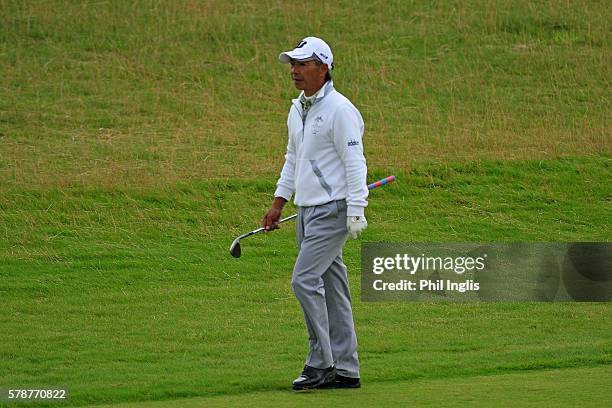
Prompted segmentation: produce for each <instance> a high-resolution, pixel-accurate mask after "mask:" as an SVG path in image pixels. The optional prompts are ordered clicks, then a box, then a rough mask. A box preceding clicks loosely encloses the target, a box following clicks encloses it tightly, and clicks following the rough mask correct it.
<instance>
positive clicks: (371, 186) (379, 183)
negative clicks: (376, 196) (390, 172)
mask: <svg viewBox="0 0 612 408" xmlns="http://www.w3.org/2000/svg"><path fill="white" fill-rule="evenodd" d="M394 181H395V176H389V177H385V178H384V179H382V180H378V181H376V182H374V183H372V184H368V190H374V189H375V188H377V187H380V186H384V185H385V184H389V183H392V182H394Z"/></svg>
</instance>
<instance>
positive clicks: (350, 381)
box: [319, 374, 361, 389]
mask: <svg viewBox="0 0 612 408" xmlns="http://www.w3.org/2000/svg"><path fill="white" fill-rule="evenodd" d="M319 388H326V389H330V388H361V380H359V378H351V377H345V376H343V375H340V374H336V378H335V379H334V381H331V382H328V383H325V384H323V385H321V386H319Z"/></svg>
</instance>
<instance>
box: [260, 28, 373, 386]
mask: <svg viewBox="0 0 612 408" xmlns="http://www.w3.org/2000/svg"><path fill="white" fill-rule="evenodd" d="M279 61H280V62H281V63H290V64H291V79H292V80H293V83H294V85H295V87H296V88H297V89H300V90H301V91H302V92H301V93H300V96H299V97H298V99H294V100H293V101H292V105H291V108H290V110H289V117H288V120H287V127H288V131H289V142H288V144H287V154H286V155H285V164H284V166H283V169H282V172H281V175H280V178H279V180H278V183H277V188H276V191H275V193H274V196H275V197H274V201H273V203H272V206H271V208H270V209H269V210H268V212H267V213H266V214H265V215H264V217H263V219H262V221H261V225H262V227H263V228H265V230H266V231H270V230H273V229H276V228H278V222H279V219H280V217H281V211H282V209H283V206H284V205H285V203H286V202H287V201H288V200H289V199H290V198H291V196H292V195H293V194H295V197H294V202H295V204H296V206H297V207H298V217H297V240H298V248H299V254H298V257H297V260H296V263H295V267H294V269H293V276H292V280H291V286H292V288H293V291H294V293H295V295H296V297H297V298H298V300H299V302H300V304H301V306H302V309H303V312H304V318H305V321H306V327H307V329H308V335H309V339H310V350H309V352H308V356H307V358H306V366H305V367H304V371H303V372H302V374H301V375H300V376H299V377H298V378H297V379H296V380H295V381H294V382H293V389H295V390H301V389H308V388H340V387H341V388H358V387H360V386H361V383H360V378H359V377H360V376H359V361H358V358H357V338H356V335H355V328H354V324H353V315H352V309H351V296H350V293H349V287H348V278H347V270H346V266H345V265H344V263H343V261H342V247H343V246H344V243H345V241H346V239H347V237H348V236H351V237H353V238H357V237H358V235H359V234H360V233H361V232H362V231H363V230H364V229H365V228H366V227H367V222H366V219H365V216H364V208H365V207H366V206H367V205H368V203H367V196H368V189H367V187H366V172H367V168H366V162H365V157H364V155H363V146H362V142H361V139H362V136H363V130H364V125H363V119H362V118H361V114H360V113H359V111H358V110H357V109H356V108H355V107H354V106H353V104H352V103H351V102H350V101H349V100H348V99H347V98H346V97H344V96H343V95H342V94H340V93H339V92H337V91H336V90H335V89H334V86H333V83H332V80H331V70H332V69H333V55H332V52H331V49H330V48H329V46H328V45H327V44H326V43H325V42H324V41H323V40H321V39H319V38H316V37H307V38H304V39H303V40H302V41H300V43H299V44H298V45H297V46H296V48H295V49H294V50H293V51H287V52H283V53H281V54H280V55H279Z"/></svg>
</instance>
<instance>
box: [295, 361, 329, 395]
mask: <svg viewBox="0 0 612 408" xmlns="http://www.w3.org/2000/svg"><path fill="white" fill-rule="evenodd" d="M335 377H336V368H335V367H333V366H332V367H328V368H314V367H310V366H304V371H302V374H300V376H299V377H298V378H296V379H295V380H294V381H293V389H294V390H308V389H311V388H319V387H320V386H322V385H323V384H327V383H331V382H333V381H334V378H335Z"/></svg>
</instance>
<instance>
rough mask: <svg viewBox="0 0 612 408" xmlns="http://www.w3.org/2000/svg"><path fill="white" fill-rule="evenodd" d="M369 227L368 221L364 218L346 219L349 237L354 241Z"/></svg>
mask: <svg viewBox="0 0 612 408" xmlns="http://www.w3.org/2000/svg"><path fill="white" fill-rule="evenodd" d="M367 226H368V221H367V220H366V218H365V217H364V216H352V217H351V216H349V217H347V218H346V229H347V230H348V233H349V236H350V237H351V238H353V239H357V237H358V236H359V234H361V233H362V232H363V230H365V229H366V228H367Z"/></svg>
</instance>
